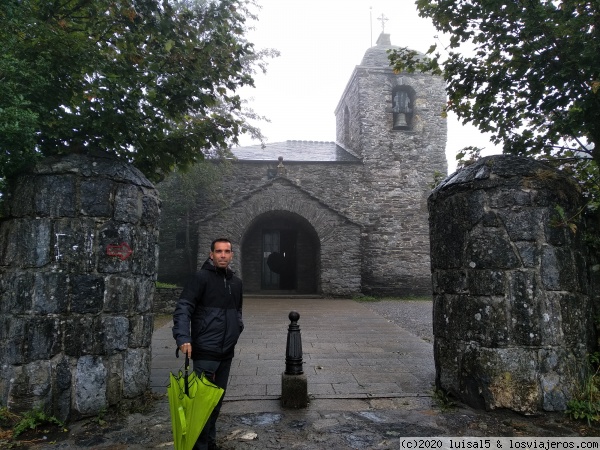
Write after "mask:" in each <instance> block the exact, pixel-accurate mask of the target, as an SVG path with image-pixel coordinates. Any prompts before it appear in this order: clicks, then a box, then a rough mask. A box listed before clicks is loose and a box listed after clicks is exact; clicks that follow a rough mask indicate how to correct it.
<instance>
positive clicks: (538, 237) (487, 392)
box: [429, 156, 596, 413]
mask: <svg viewBox="0 0 600 450" xmlns="http://www.w3.org/2000/svg"><path fill="white" fill-rule="evenodd" d="M581 205H582V197H581V194H580V192H579V188H578V186H577V184H576V183H575V182H574V181H573V180H572V179H570V178H568V177H566V176H565V175H563V174H561V173H560V172H558V171H556V170H554V169H553V168H551V167H549V166H547V165H544V164H542V163H540V162H536V161H533V160H529V159H525V158H517V157H509V156H492V157H487V158H482V159H481V160H479V161H478V162H477V163H475V164H473V165H471V166H468V167H467V168H465V169H463V170H461V171H459V172H457V173H456V174H454V175H453V176H450V177H448V178H447V179H446V180H445V181H444V182H443V183H442V184H441V185H440V186H438V187H437V188H436V189H435V190H434V192H433V193H432V195H431V197H430V198H429V212H430V228H431V263H432V271H433V290H434V336H435V343H434V355H435V365H436V384H437V386H438V387H439V388H441V389H443V390H445V391H447V392H450V393H451V394H453V395H455V396H456V397H458V398H459V399H460V400H462V401H463V402H465V403H467V404H469V405H471V406H474V407H480V408H486V409H496V408H508V409H512V410H514V411H518V412H523V413H532V412H535V411H537V410H545V411H558V410H564V409H566V405H567V402H568V401H569V400H570V399H571V398H572V396H573V393H574V390H575V389H577V388H578V386H579V383H580V382H581V381H582V379H583V377H584V376H585V373H586V368H587V366H586V361H587V354H588V352H590V351H591V350H593V349H594V348H595V345H596V343H595V330H594V325H593V317H594V314H593V305H592V300H591V298H590V290H589V288H590V286H589V278H588V267H587V262H588V251H587V248H586V246H585V245H584V244H583V242H582V236H583V234H584V225H583V223H581V221H580V222H579V223H576V225H577V226H578V230H577V232H576V233H574V232H573V231H572V230H571V229H570V228H569V227H568V226H564V225H561V224H560V223H559V222H560V221H559V220H558V219H559V217H560V216H559V214H558V212H557V208H562V209H563V210H564V211H565V217H575V218H576V219H573V220H578V219H577V214H576V213H577V212H578V211H579V208H581Z"/></svg>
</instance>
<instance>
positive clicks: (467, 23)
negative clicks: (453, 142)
mask: <svg viewBox="0 0 600 450" xmlns="http://www.w3.org/2000/svg"><path fill="white" fill-rule="evenodd" d="M416 4H417V8H418V10H419V15H420V16H421V17H427V18H430V19H431V20H432V21H433V24H434V26H435V28H436V29H437V30H438V31H440V32H442V33H446V34H447V35H449V37H450V43H449V45H448V46H447V47H446V48H445V49H444V50H446V52H445V54H444V56H442V55H441V53H440V51H439V49H438V47H437V45H433V46H432V47H431V48H430V49H429V51H428V53H427V56H424V55H419V54H417V53H416V52H414V51H410V50H408V49H406V48H403V49H399V50H397V51H393V52H391V54H390V61H391V64H392V65H393V67H394V69H395V70H396V71H402V70H408V71H414V70H420V71H432V72H433V73H436V74H439V75H443V77H444V78H445V80H446V82H447V93H448V103H447V111H453V112H455V113H456V115H457V116H458V118H459V119H461V120H462V121H463V122H471V123H472V124H474V125H475V126H476V127H478V128H479V129H480V130H481V131H483V132H489V133H490V134H491V136H492V140H493V141H494V142H495V143H497V144H503V151H504V152H505V153H511V154H518V155H525V156H533V157H544V158H547V159H550V160H554V161H557V162H558V163H560V164H561V165H563V167H565V168H570V169H571V170H574V171H575V172H576V173H577V174H578V175H579V176H580V178H581V179H583V180H585V181H588V182H589V181H592V182H593V183H597V173H598V166H599V164H600V3H598V1H597V0H593V1H584V0H514V1H497V0H417V2H416ZM466 43H468V44H470V45H473V46H474V54H472V56H466V55H463V54H461V53H460V47H461V46H462V45H465V44H466Z"/></svg>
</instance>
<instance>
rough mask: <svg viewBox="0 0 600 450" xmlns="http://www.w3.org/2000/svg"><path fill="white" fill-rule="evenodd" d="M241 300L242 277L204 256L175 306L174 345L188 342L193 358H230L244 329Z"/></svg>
mask: <svg viewBox="0 0 600 450" xmlns="http://www.w3.org/2000/svg"><path fill="white" fill-rule="evenodd" d="M242 302H243V295H242V280H240V279H239V278H238V277H236V276H234V274H233V271H232V270H231V269H229V268H227V269H226V271H225V270H221V269H217V268H216V267H215V266H214V265H213V263H212V260H210V259H207V260H206V262H205V263H204V264H203V265H202V269H201V270H200V272H197V273H196V274H195V275H194V276H193V277H192V278H191V279H190V280H189V281H188V282H187V283H186V285H185V287H184V288H183V291H182V292H181V295H180V296H179V301H178V302H177V306H176V307H175V312H174V313H173V337H174V338H175V341H176V342H177V347H179V346H181V345H182V344H184V343H186V342H191V343H192V358H193V359H208V360H224V359H229V358H232V357H233V351H234V347H235V344H236V343H237V341H238V338H239V336H240V333H241V332H242V330H243V329H244V323H243V322H242ZM190 330H191V336H190Z"/></svg>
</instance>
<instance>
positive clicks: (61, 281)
mask: <svg viewBox="0 0 600 450" xmlns="http://www.w3.org/2000/svg"><path fill="white" fill-rule="evenodd" d="M32 285H33V292H32V295H31V301H32V305H31V310H32V311H33V312H34V313H37V314H65V313H66V312H67V308H68V305H69V290H68V277H67V275H66V274H65V273H56V272H37V273H36V274H35V276H34V281H33V283H31V284H30V285H29V286H30V287H31V286H32Z"/></svg>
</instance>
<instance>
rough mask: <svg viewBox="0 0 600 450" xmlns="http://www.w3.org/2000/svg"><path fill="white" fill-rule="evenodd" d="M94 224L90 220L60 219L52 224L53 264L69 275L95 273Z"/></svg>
mask: <svg viewBox="0 0 600 450" xmlns="http://www.w3.org/2000/svg"><path fill="white" fill-rule="evenodd" d="M95 236H96V223H95V222H94V219H90V218H76V219H61V220H56V221H55V222H54V244H53V247H54V248H53V251H54V255H53V258H54V262H55V264H56V265H57V267H59V268H60V270H62V271H64V272H71V273H90V272H93V271H95V269H96V267H95V264H96V258H95V255H94V252H95V245H96V243H95Z"/></svg>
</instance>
